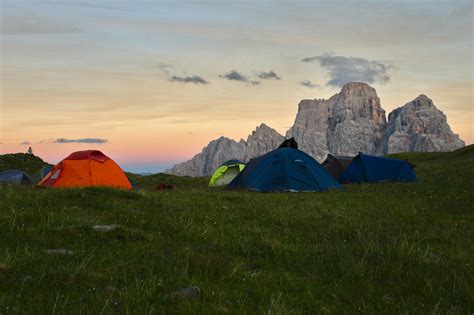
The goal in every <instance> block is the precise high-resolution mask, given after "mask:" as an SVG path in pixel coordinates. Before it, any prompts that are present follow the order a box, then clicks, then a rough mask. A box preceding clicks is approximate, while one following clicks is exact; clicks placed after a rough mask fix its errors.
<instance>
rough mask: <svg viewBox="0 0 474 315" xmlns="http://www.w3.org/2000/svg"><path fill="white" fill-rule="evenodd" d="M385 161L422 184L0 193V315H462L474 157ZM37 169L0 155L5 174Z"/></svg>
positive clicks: (468, 308) (139, 186) (148, 184)
mask: <svg viewBox="0 0 474 315" xmlns="http://www.w3.org/2000/svg"><path fill="white" fill-rule="evenodd" d="M284 150H293V149H284ZM390 157H392V158H393V157H395V158H398V159H401V160H407V161H409V162H410V163H412V164H413V165H416V168H415V170H416V176H417V180H416V181H414V182H383V183H361V184H344V185H342V189H331V190H329V191H324V192H301V193H291V192H267V193H264V192H254V191H250V190H227V189H224V188H222V187H208V185H209V181H210V178H207V177H204V178H193V177H178V176H173V175H166V174H156V175H150V176H141V175H137V174H127V176H128V178H130V179H131V181H133V182H134V185H135V189H133V190H126V189H116V188H104V187H86V188H77V187H76V188H74V187H73V188H53V187H41V186H28V185H15V184H4V185H2V186H1V187H0V209H1V211H2V216H1V217H0V225H1V229H0V235H1V242H0V247H1V248H0V313H2V314H3V313H5V314H9V313H26V314H28V313H51V314H55V313H58V314H69V313H131V312H136V313H154V312H158V313H162V312H164V313H176V314H183V313H195V314H200V313H271V314H275V313H277V314H291V313H313V312H315V313H359V312H360V313H450V314H468V313H472V311H473V307H474V285H473V283H474V272H473V270H472V268H473V264H472V262H473V261H474V251H473V248H474V243H473V240H474V230H473V229H472V222H473V219H474V212H473V204H474V194H473V191H474V187H473V181H472V178H473V175H474V174H473V169H474V168H473V164H474V147H473V146H472V145H471V146H467V147H465V148H461V149H458V150H456V151H453V152H446V153H440V152H438V153H402V154H397V155H391V156H390ZM44 166H46V163H44V162H43V161H42V160H41V159H39V158H37V157H33V156H31V155H28V154H8V155H3V156H0V172H1V171H4V170H6V169H20V170H24V171H25V172H27V173H29V174H33V173H35V172H36V171H38V170H40V169H41V168H42V167H44ZM244 170H245V168H244ZM53 173H54V168H53ZM160 183H168V184H169V185H170V186H172V189H166V190H155V188H156V187H157V186H158V185H159V184H160Z"/></svg>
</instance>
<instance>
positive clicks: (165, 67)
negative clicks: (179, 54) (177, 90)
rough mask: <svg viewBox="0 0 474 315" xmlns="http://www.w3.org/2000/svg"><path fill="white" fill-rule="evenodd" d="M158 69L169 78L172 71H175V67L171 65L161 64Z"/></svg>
mask: <svg viewBox="0 0 474 315" xmlns="http://www.w3.org/2000/svg"><path fill="white" fill-rule="evenodd" d="M158 67H159V68H160V70H161V72H163V73H164V74H166V75H168V76H171V71H173V70H174V66H173V65H170V64H160V65H159V66H158Z"/></svg>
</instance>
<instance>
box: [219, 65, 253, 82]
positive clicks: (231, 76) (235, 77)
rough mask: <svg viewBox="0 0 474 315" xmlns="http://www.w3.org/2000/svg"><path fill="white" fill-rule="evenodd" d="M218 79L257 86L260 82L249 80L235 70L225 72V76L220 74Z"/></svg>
mask: <svg viewBox="0 0 474 315" xmlns="http://www.w3.org/2000/svg"><path fill="white" fill-rule="evenodd" d="M219 77H221V78H223V79H227V80H230V81H240V82H244V83H248V84H251V85H259V84H260V81H252V80H249V79H248V78H247V76H245V75H243V74H241V73H239V72H238V71H237V70H235V69H234V70H231V71H229V72H227V73H226V74H222V75H220V76H219Z"/></svg>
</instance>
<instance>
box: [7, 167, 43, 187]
mask: <svg viewBox="0 0 474 315" xmlns="http://www.w3.org/2000/svg"><path fill="white" fill-rule="evenodd" d="M0 183H7V184H17V185H34V184H35V181H34V180H33V178H31V176H30V175H28V174H26V173H25V172H23V171H19V170H8V171H4V172H0Z"/></svg>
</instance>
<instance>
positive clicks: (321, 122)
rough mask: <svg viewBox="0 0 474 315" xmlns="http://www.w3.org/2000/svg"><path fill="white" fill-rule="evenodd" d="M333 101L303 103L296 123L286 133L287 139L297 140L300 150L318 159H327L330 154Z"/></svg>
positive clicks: (299, 107) (305, 101) (300, 105)
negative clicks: (329, 125) (329, 129)
mask: <svg viewBox="0 0 474 315" xmlns="http://www.w3.org/2000/svg"><path fill="white" fill-rule="evenodd" d="M331 101H332V100H303V101H301V102H300V103H299V105H298V114H297V115H296V119H295V123H294V124H293V127H291V128H290V129H289V130H288V132H287V133H286V137H287V138H291V137H294V138H295V140H296V142H298V148H299V149H300V150H302V151H304V152H306V153H308V154H309V155H311V156H313V157H315V158H316V159H321V158H323V157H325V156H326V154H327V153H328V152H329V150H328V138H327V133H328V121H329V108H330V106H331Z"/></svg>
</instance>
